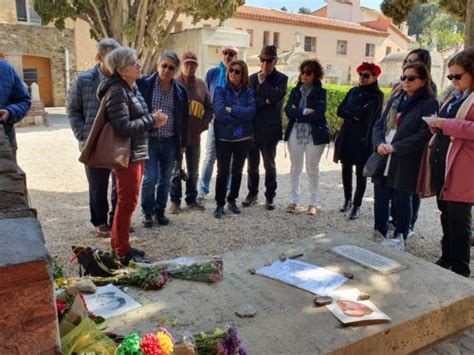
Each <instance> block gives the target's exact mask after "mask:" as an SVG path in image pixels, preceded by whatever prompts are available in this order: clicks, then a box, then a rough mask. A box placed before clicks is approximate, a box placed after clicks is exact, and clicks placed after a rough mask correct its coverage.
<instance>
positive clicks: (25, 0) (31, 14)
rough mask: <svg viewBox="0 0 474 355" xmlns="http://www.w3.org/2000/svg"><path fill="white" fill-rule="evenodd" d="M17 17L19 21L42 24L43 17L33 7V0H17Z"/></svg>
mask: <svg viewBox="0 0 474 355" xmlns="http://www.w3.org/2000/svg"><path fill="white" fill-rule="evenodd" d="M15 3H16V19H17V21H18V22H27V23H31V24H35V25H41V18H40V17H39V15H38V14H37V13H36V11H35V9H34V7H33V1H32V0H16V1H15Z"/></svg>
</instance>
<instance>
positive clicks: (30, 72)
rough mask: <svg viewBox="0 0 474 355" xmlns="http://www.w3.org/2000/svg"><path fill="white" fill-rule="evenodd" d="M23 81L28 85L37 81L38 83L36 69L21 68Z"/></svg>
mask: <svg viewBox="0 0 474 355" xmlns="http://www.w3.org/2000/svg"><path fill="white" fill-rule="evenodd" d="M23 81H24V82H25V84H26V85H28V87H30V85H31V84H33V83H37V84H38V70H37V69H36V68H35V69H23Z"/></svg>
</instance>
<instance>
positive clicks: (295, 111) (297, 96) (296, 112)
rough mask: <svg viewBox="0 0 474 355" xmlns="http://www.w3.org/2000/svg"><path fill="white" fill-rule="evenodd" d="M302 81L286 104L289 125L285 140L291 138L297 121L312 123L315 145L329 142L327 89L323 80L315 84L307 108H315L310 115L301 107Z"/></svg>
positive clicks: (292, 91)
mask: <svg viewBox="0 0 474 355" xmlns="http://www.w3.org/2000/svg"><path fill="white" fill-rule="evenodd" d="M300 87H301V83H298V84H297V85H296V87H295V88H294V89H293V90H291V93H290V97H289V98H288V102H287V104H286V106H285V113H286V116H287V117H288V127H287V128H286V132H285V138H284V139H285V141H288V139H289V138H290V134H291V130H292V129H293V125H294V124H295V122H298V123H309V124H311V136H312V137H313V143H314V145H320V144H328V143H329V129H328V125H327V122H326V90H325V89H323V88H322V86H321V82H320V81H318V82H316V83H314V84H313V90H311V92H310V93H309V95H308V100H307V105H306V108H311V109H313V110H315V111H314V112H313V113H311V114H309V115H303V109H300V108H299V103H300V100H301V91H300Z"/></svg>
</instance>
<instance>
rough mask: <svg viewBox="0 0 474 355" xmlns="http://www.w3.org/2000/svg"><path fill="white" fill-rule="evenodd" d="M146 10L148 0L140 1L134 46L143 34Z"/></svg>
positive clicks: (138, 44) (139, 41) (137, 45)
mask: <svg viewBox="0 0 474 355" xmlns="http://www.w3.org/2000/svg"><path fill="white" fill-rule="evenodd" d="M147 10H148V0H142V1H140V6H139V8H138V11H137V21H138V31H137V35H136V36H135V46H134V47H139V46H140V44H141V42H142V40H143V36H144V35H145V26H146V22H147Z"/></svg>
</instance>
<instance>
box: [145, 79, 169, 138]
mask: <svg viewBox="0 0 474 355" xmlns="http://www.w3.org/2000/svg"><path fill="white" fill-rule="evenodd" d="M151 109H152V112H155V111H157V110H161V112H163V113H164V114H166V115H167V116H168V121H166V124H165V125H163V126H161V127H160V128H156V129H154V130H152V131H151V133H150V136H152V137H155V138H170V137H173V136H174V135H175V132H174V116H173V111H174V90H173V84H172V85H171V88H170V89H169V90H168V91H166V90H165V89H163V87H162V86H161V85H160V79H159V78H158V77H157V79H156V81H155V87H154V88H153V96H152V99H151Z"/></svg>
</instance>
